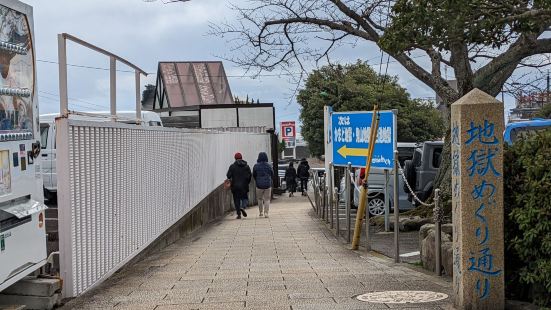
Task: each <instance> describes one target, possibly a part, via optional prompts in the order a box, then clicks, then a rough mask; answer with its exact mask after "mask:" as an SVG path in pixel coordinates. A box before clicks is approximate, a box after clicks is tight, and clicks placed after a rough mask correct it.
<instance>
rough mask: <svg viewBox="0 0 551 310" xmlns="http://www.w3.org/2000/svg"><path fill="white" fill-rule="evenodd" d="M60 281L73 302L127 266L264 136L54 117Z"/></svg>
mask: <svg viewBox="0 0 551 310" xmlns="http://www.w3.org/2000/svg"><path fill="white" fill-rule="evenodd" d="M56 125H57V141H58V143H57V169H58V207H59V236H60V255H61V256H60V257H61V258H60V264H61V275H62V277H63V280H64V284H63V293H64V296H65V297H72V296H78V295H80V294H82V293H83V292H85V291H86V290H88V289H89V288H91V287H92V286H94V285H96V284H98V283H100V282H101V281H103V280H104V279H106V278H107V277H109V276H110V275H111V274H113V273H114V272H115V271H116V270H117V269H119V268H120V267H122V266H123V265H124V264H125V263H126V262H128V261H129V260H131V259H132V258H133V257H134V256H136V255H137V254H138V253H140V251H142V250H143V249H144V248H145V247H146V246H147V245H149V244H150V243H151V242H152V241H154V240H155V239H156V238H157V237H158V236H160V235H161V234H162V233H163V232H164V231H165V230H166V229H168V228H169V227H170V226H172V225H173V224H174V223H176V222H177V221H178V220H179V219H181V218H182V217H183V216H184V215H185V214H186V213H188V212H189V211H190V210H191V209H192V208H193V207H194V206H195V205H197V204H198V203H199V202H200V201H201V200H202V199H203V198H205V197H206V196H207V195H208V194H210V193H211V192H212V191H213V190H214V189H216V188H217V187H218V186H220V185H221V184H222V183H223V181H224V179H225V174H226V171H227V169H228V166H229V165H230V164H231V163H232V162H233V154H234V153H235V152H238V151H239V152H241V153H242V154H243V157H244V159H245V160H247V161H249V162H250V163H251V164H252V163H254V161H255V160H256V158H257V154H258V152H260V151H265V152H267V153H268V154H270V151H269V149H270V136H269V135H268V134H262V133H240V132H213V131H205V130H185V129H175V128H161V127H139V126H132V125H126V124H120V123H116V124H115V123H104V122H90V121H77V120H70V119H66V118H62V119H58V120H57V121H56Z"/></svg>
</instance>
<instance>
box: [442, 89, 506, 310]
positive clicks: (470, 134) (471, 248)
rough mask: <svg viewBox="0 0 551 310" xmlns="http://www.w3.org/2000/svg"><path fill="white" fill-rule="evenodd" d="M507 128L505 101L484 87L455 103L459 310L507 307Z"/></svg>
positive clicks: (455, 286)
mask: <svg viewBox="0 0 551 310" xmlns="http://www.w3.org/2000/svg"><path fill="white" fill-rule="evenodd" d="M503 130H504V118H503V103H502V102H500V101H498V100H496V99H495V98H494V97H492V96H490V95H488V94H486V93H484V92H483V91H481V90H479V89H474V90H472V91H470V92H469V93H468V94H466V95H465V96H463V97H462V98H461V99H459V100H458V101H457V102H455V103H453V104H452V105H451V142H452V216H453V289H454V295H455V300H454V303H455V306H456V307H457V308H458V309H503V308H504V303H505V291H504V289H505V288H504V287H505V283H504V282H505V281H504V272H505V271H504V262H503V260H504V258H503V255H504V254H503V247H504V240H503V239H504V237H503Z"/></svg>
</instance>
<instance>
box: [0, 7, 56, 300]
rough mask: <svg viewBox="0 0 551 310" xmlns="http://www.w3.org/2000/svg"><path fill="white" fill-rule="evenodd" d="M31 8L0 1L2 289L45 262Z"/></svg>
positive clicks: (0, 283)
mask: <svg viewBox="0 0 551 310" xmlns="http://www.w3.org/2000/svg"><path fill="white" fill-rule="evenodd" d="M34 43H35V41H34V31H33V12H32V7H30V6H29V5H26V4H24V3H22V2H20V1H17V0H0V291H2V290H4V289H5V288H7V287H8V286H10V285H12V284H13V283H15V282H17V281H18V280H19V279H21V278H23V277H25V276H26V275H28V274H30V273H32V272H34V271H36V270H37V269H38V268H40V267H41V266H42V265H44V264H45V262H46V232H45V214H44V210H45V209H46V206H45V205H44V198H43V188H42V187H43V185H42V179H41V173H40V172H41V171H40V157H39V155H40V150H41V147H40V141H41V135H40V125H39V121H38V114H39V113H38V100H37V89H36V66H35V64H36V63H35V62H36V60H35V48H34V47H35V46H34Z"/></svg>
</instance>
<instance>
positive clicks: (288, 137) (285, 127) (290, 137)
mask: <svg viewBox="0 0 551 310" xmlns="http://www.w3.org/2000/svg"><path fill="white" fill-rule="evenodd" d="M281 140H282V141H285V148H288V149H293V155H292V158H295V157H296V145H295V141H296V127H295V122H294V121H286V122H281ZM284 153H285V152H284ZM283 157H285V154H284V156H283Z"/></svg>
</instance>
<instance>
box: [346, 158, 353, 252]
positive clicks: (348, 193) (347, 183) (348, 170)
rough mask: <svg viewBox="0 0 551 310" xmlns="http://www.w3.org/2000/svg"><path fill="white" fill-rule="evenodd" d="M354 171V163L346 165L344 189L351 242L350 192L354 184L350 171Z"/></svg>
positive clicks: (347, 235)
mask: <svg viewBox="0 0 551 310" xmlns="http://www.w3.org/2000/svg"><path fill="white" fill-rule="evenodd" d="M351 171H352V164H351V163H350V162H348V165H347V166H346V175H345V176H344V190H345V195H344V197H346V198H345V205H346V241H347V242H350V209H351V204H352V199H353V197H351V196H352V195H351V194H350V189H351V188H350V187H351V186H353V184H352V180H351V179H350V173H351Z"/></svg>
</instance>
